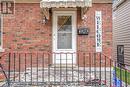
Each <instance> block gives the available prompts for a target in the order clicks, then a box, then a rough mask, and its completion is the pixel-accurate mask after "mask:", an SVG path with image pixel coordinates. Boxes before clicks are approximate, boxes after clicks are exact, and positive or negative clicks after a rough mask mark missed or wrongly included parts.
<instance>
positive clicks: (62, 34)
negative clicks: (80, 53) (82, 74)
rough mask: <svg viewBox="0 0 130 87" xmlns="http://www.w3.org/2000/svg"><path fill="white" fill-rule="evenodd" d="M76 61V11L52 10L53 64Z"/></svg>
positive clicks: (73, 62)
mask: <svg viewBox="0 0 130 87" xmlns="http://www.w3.org/2000/svg"><path fill="white" fill-rule="evenodd" d="M75 63H76V12H75V11H54V12H53V64H75Z"/></svg>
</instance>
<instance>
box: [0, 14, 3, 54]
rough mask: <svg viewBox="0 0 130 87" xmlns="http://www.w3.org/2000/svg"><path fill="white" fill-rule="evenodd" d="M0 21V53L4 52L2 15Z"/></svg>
mask: <svg viewBox="0 0 130 87" xmlns="http://www.w3.org/2000/svg"><path fill="white" fill-rule="evenodd" d="M0 19H1V46H0V52H4V49H3V20H4V18H3V15H2V14H0Z"/></svg>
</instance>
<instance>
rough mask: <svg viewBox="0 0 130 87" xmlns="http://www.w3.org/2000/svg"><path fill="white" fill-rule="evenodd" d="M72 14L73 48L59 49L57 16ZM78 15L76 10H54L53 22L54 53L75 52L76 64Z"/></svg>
mask: <svg viewBox="0 0 130 87" xmlns="http://www.w3.org/2000/svg"><path fill="white" fill-rule="evenodd" d="M60 15H61V16H62V15H65V16H67V15H68V16H69V15H70V16H72V49H57V17H58V16H60ZM76 19H77V15H76V11H53V24H52V30H53V34H52V42H53V43H52V47H53V50H52V51H53V53H75V56H74V57H75V59H74V62H73V63H74V64H76V46H77V43H76V42H77V40H76V35H77V29H76V22H77V20H76ZM54 61H55V60H54V58H53V64H54Z"/></svg>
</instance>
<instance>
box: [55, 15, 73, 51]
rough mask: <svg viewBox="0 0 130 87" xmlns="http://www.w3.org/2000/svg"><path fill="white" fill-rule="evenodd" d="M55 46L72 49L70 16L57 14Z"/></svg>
mask: <svg viewBox="0 0 130 87" xmlns="http://www.w3.org/2000/svg"><path fill="white" fill-rule="evenodd" d="M57 22H58V23H57V27H58V29H57V37H58V38H57V48H58V49H72V16H58V21H57Z"/></svg>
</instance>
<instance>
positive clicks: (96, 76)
mask: <svg viewBox="0 0 130 87" xmlns="http://www.w3.org/2000/svg"><path fill="white" fill-rule="evenodd" d="M0 67H1V70H2V72H1V73H3V74H4V75H5V77H6V78H5V79H6V84H4V85H3V87H4V86H5V87H26V86H27V87H28V86H30V87H32V86H40V87H46V86H47V87H48V86H49V87H51V86H60V87H64V86H70V87H72V86H76V87H81V86H95V87H102V86H103V87H128V83H129V76H130V75H129V71H128V70H127V69H126V68H125V65H122V64H118V63H117V62H115V61H113V60H112V59H110V58H109V57H107V56H105V55H104V54H101V53H87V52H77V53H51V52H8V53H5V54H3V55H2V56H1V65H0ZM117 85H119V86H117Z"/></svg>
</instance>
